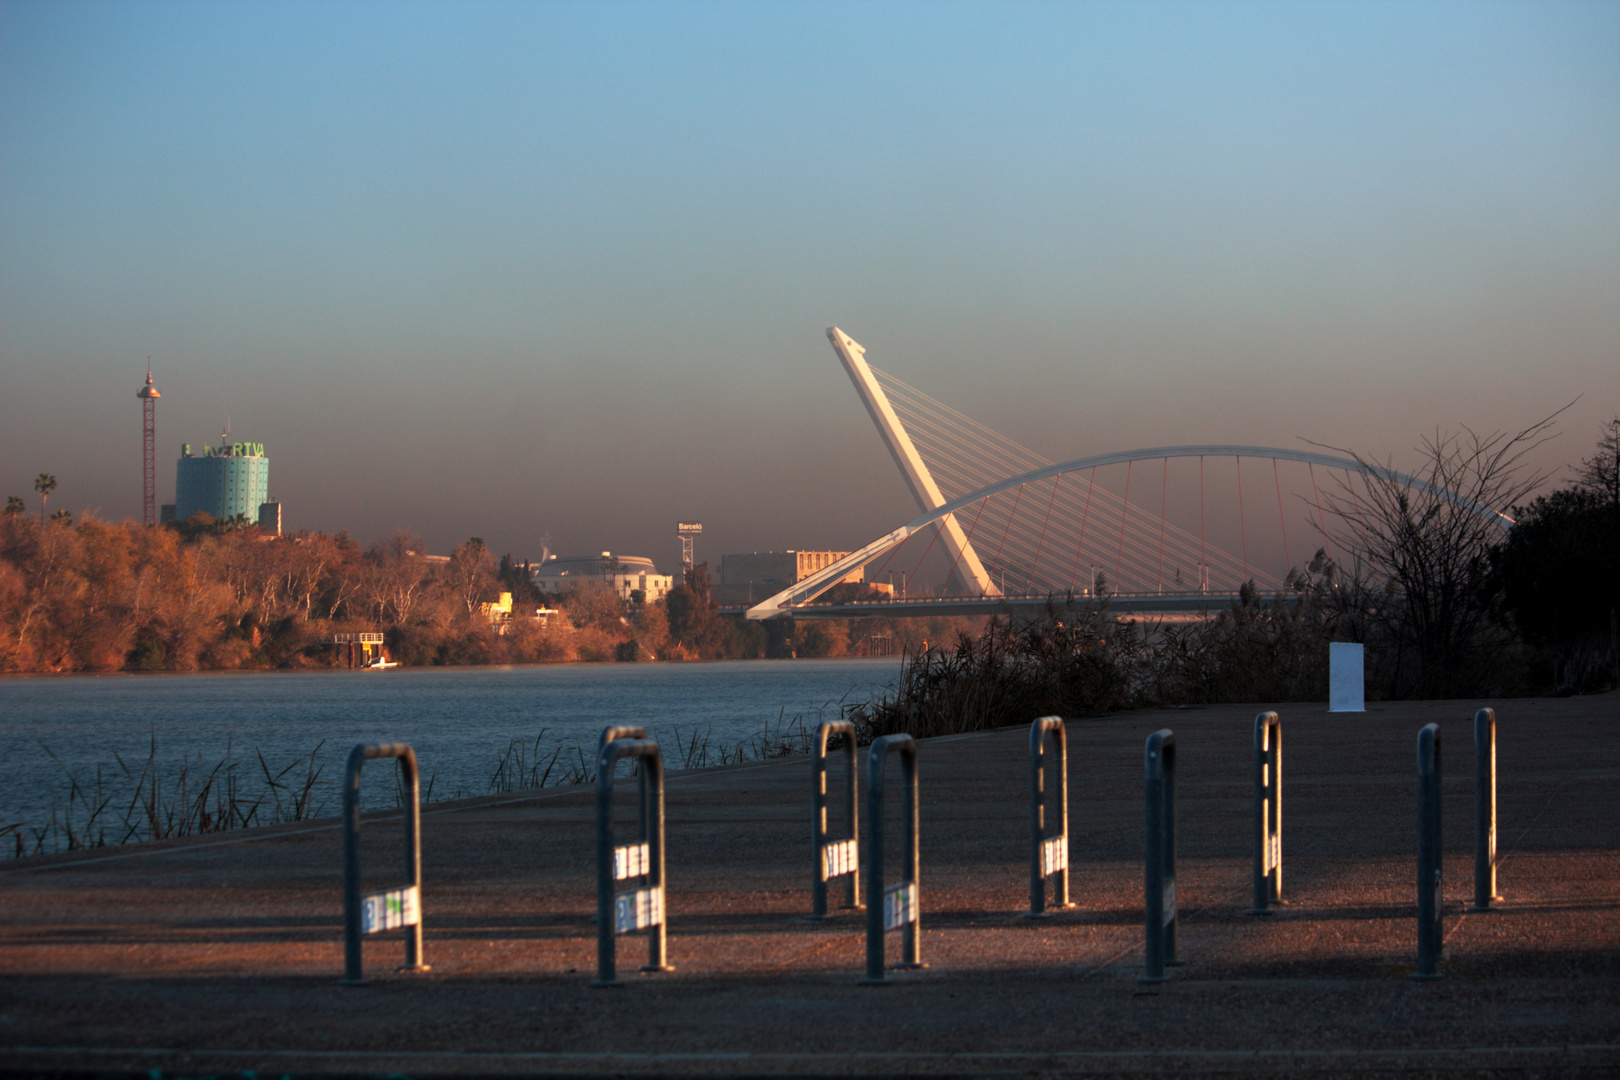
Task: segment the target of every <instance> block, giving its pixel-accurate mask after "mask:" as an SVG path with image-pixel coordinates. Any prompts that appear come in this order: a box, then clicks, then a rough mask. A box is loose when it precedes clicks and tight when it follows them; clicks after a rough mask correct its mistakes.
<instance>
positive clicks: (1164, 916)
mask: <svg viewBox="0 0 1620 1080" xmlns="http://www.w3.org/2000/svg"><path fill="white" fill-rule="evenodd" d="M1146 766H1147V875H1146V882H1145V885H1144V897H1143V898H1144V901H1145V903H1144V905H1143V906H1144V908H1145V916H1146V924H1147V927H1146V929H1147V963H1146V970H1145V971H1144V973H1143V975H1142V978H1141V981H1142V982H1149V983H1157V982H1164V981H1166V980H1168V979H1169V978H1170V976H1169V975H1167V974H1165V970H1164V969H1165V968H1166V967H1168V966H1174V965H1177V964H1180V963H1182V962H1183V961H1181V960H1179V959H1177V957H1176V735H1175V732H1173V731H1171V730H1170V729H1169V728H1163V729H1161V730H1159V731H1155V732H1154V733H1153V734H1152V735H1149V736H1148V740H1147V752H1146Z"/></svg>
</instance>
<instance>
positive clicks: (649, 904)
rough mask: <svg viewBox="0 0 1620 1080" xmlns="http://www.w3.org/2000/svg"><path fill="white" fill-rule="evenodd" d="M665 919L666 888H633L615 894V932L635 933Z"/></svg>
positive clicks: (656, 924)
mask: <svg viewBox="0 0 1620 1080" xmlns="http://www.w3.org/2000/svg"><path fill="white" fill-rule="evenodd" d="M663 921H664V889H663V886H661V885H660V886H655V887H653V888H650V889H633V890H631V891H630V892H622V893H615V894H614V895H613V932H614V933H615V934H633V933H635V932H636V931H637V930H646V929H648V928H649V927H653V926H658V925H659V924H661V923H662V922H663Z"/></svg>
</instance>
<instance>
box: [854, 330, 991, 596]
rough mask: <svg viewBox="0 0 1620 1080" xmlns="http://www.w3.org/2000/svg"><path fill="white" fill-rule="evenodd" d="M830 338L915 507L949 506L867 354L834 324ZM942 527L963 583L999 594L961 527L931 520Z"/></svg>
mask: <svg viewBox="0 0 1620 1080" xmlns="http://www.w3.org/2000/svg"><path fill="white" fill-rule="evenodd" d="M827 340H828V341H830V342H832V347H833V351H834V352H835V353H837V354H838V359H840V360H842V361H843V362H844V370H845V371H846V372H848V373H849V379H850V381H851V382H853V383H854V384H855V392H856V393H858V394H860V395H861V401H862V402H863V403H864V404H865V405H866V411H867V412H868V413H870V414H871V417H872V423H874V424H876V425H877V429H878V434H880V435H882V436H883V442H884V444H885V445H887V446H888V448H889V453H890V454H893V455H894V463H895V464H896V465H898V466H900V474H901V475H902V476H904V477H905V478H906V486H907V487H909V488H911V494H912V495H913V496H914V497H915V498H916V500H917V506H918V508H919V509H921V510H923V511H925V512H926V511H929V510H937V509H939V508H940V507H941V506H944V505H945V496H944V494H943V493H942V492H941V491H940V490H939V485H938V484H936V483H934V477H933V475H932V474H931V473H929V471H928V465H927V464H926V463H925V462H924V461H923V459H922V455H921V454H919V453H917V448H916V446H914V445H912V442H911V436H910V435H908V434H906V429H905V427H904V425H902V424H901V423H900V418H899V417H898V416H896V415H895V412H894V406H892V405H890V404H889V399H888V396H887V395H886V394H884V393H883V388H882V387H881V386H879V385H878V381H877V379H876V377H874V376H873V374H872V369H871V368H870V367H868V366H867V363H866V350H865V349H863V348H861V346H860V345H859V344H858V343H857V342H856V341H855V339H853V338H851V337H850V336H849V335H848V334H846V333H844V332H843V331H842V330H840V329H838V327H836V326H829V327H828V328H827ZM933 524H934V525H935V527H936V528H937V529H939V536H940V539H941V540H943V541H944V542H945V550H946V552H947V553H948V554H949V555H950V557H951V565H952V566H954V567H955V568H956V570H957V573H959V574H961V576H962V583H963V584H964V585H965V586H966V587H967V589H968V591H969V592H972V593H975V594H977V595H979V596H1000V595H1001V590H1000V589H998V588H996V586H995V583H994V582H993V581H991V580H990V575H989V573H987V572H986V571H985V568H984V564H983V563H981V562H980V561H979V554H978V552H976V551H974V550H973V545H972V544H971V543H969V542H968V538H967V535H966V534H965V533H963V532H962V526H961V525H960V524H958V522H957V520H956V518H955V517H954V516H952V515H951V514H949V513H946V514H944V515H942V516H940V517H938V518H936V519H935V520H934V522H933Z"/></svg>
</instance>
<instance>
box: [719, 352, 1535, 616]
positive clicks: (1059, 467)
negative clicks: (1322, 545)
mask: <svg viewBox="0 0 1620 1080" xmlns="http://www.w3.org/2000/svg"><path fill="white" fill-rule="evenodd" d="M827 336H828V338H829V340H831V341H832V343H833V347H834V349H835V350H836V351H837V352H838V355H839V358H840V359H841V360H843V361H844V364H845V368H846V370H847V371H849V373H850V376H851V379H852V380H853V381H855V382H856V387H857V389H858V390H859V391H860V392H861V397H862V400H863V402H865V404H866V406H867V410H868V412H870V413H871V414H872V417H873V420H874V422H875V423H877V425H878V427H879V430H880V432H883V434H884V439H885V442H886V443H887V444H888V445H889V449H890V452H891V453H892V454H894V456H895V460H896V462H897V463H898V464H899V465H900V467H901V470H902V472H903V473H905V474H906V476H907V481H908V484H909V485H910V486H911V488H912V493H913V495H914V496H916V498H917V500H918V503H919V505H920V506H921V508H922V511H923V512H922V513H921V514H919V515H918V516H917V517H915V518H913V519H912V520H911V521H909V522H907V523H906V524H904V525H902V526H900V527H899V528H897V529H895V530H894V531H892V532H889V533H887V534H885V535H883V536H880V537H878V538H877V539H875V540H873V541H872V542H870V543H868V544H866V545H865V546H863V547H862V548H860V549H859V550H857V551H853V552H851V553H850V554H848V555H846V556H845V557H844V558H842V559H839V560H837V561H836V562H834V563H832V564H831V565H829V566H827V567H826V568H825V569H823V570H821V571H820V572H818V573H816V574H813V575H811V576H810V577H807V578H805V579H804V580H802V581H799V582H797V583H795V584H794V585H792V586H790V587H789V588H787V589H784V590H782V591H781V592H779V593H777V594H776V595H774V596H771V597H769V598H768V599H766V600H763V601H761V602H760V603H758V604H755V605H754V606H753V607H751V608H749V609H748V612H747V617H748V618H749V619H753V620H762V619H772V618H784V617H792V615H793V614H794V609H795V608H797V607H799V606H801V605H804V604H807V603H809V602H810V601H812V600H814V599H815V598H816V597H817V596H819V595H821V593H823V592H825V591H826V590H827V589H829V588H831V587H832V586H834V585H836V584H837V583H838V582H839V581H841V580H843V579H844V578H845V577H847V576H848V575H849V574H850V573H852V572H854V571H855V570H858V569H860V568H862V567H864V566H866V565H868V564H869V563H871V562H873V561H875V560H877V559H879V558H882V557H883V556H884V555H885V554H887V553H888V552H890V551H892V550H894V549H895V548H897V547H899V546H900V545H901V544H903V543H905V541H906V540H908V539H909V538H910V537H912V536H914V535H915V534H917V533H918V532H920V531H922V530H924V529H927V528H929V527H931V526H932V527H936V528H938V529H939V532H940V536H941V537H943V538H945V543H946V545H947V552H948V553H949V555H950V557H951V559H952V565H953V566H954V567H955V568H956V569H957V570H958V571H959V572H960V574H961V578H962V580H963V583H964V585H966V586H967V589H968V591H969V592H970V593H971V594H974V595H977V596H979V597H985V598H994V597H998V596H1000V595H1001V592H1000V590H998V589H996V588H995V586H994V585H993V583H992V582H991V581H990V577H989V574H988V573H986V572H985V570H984V567H983V565H982V563H981V562H980V561H979V559H978V556H977V554H976V553H975V552H974V551H973V547H972V544H971V543H970V542H969V536H968V535H964V534H963V533H962V531H961V529H960V527H959V526H957V525H956V519H955V516H954V515H956V514H957V513H958V512H961V511H964V510H967V509H969V508H971V507H973V506H974V505H975V504H983V503H985V502H986V501H987V500H989V499H990V498H991V497H993V496H996V495H999V494H1001V493H1003V492H1007V491H1011V490H1013V489H1015V488H1022V487H1023V486H1025V485H1028V484H1033V483H1035V482H1037V481H1040V480H1045V479H1048V478H1055V477H1061V476H1063V475H1064V474H1067V473H1074V472H1081V471H1085V470H1093V469H1096V468H1098V467H1101V466H1106V465H1126V464H1129V463H1130V462H1135V461H1144V460H1153V461H1157V460H1161V459H1162V460H1165V461H1168V460H1169V459H1170V458H1192V457H1197V458H1205V457H1213V458H1223V457H1230V458H1237V459H1239V460H1241V459H1242V458H1250V459H1253V458H1271V459H1272V460H1273V461H1274V462H1276V461H1289V462H1298V463H1301V464H1306V465H1321V466H1323V467H1326V468H1330V469H1340V470H1344V471H1345V472H1346V473H1359V474H1362V475H1364V476H1368V477H1374V478H1377V479H1379V480H1383V481H1387V482H1393V483H1397V484H1400V485H1402V486H1405V487H1408V488H1412V489H1414V490H1416V491H1420V492H1424V493H1427V494H1431V495H1434V496H1436V497H1439V498H1442V499H1445V500H1446V501H1448V502H1451V503H1453V504H1454V505H1457V506H1460V507H1462V508H1464V509H1466V510H1468V511H1470V512H1472V513H1476V514H1479V515H1480V516H1482V517H1484V518H1486V519H1487V520H1489V521H1491V522H1492V523H1494V524H1496V525H1498V526H1501V527H1503V528H1506V527H1508V526H1510V525H1512V519H1510V518H1508V517H1506V516H1504V515H1502V514H1500V513H1498V512H1497V511H1495V510H1493V509H1492V508H1490V507H1488V506H1484V505H1481V504H1478V503H1475V502H1473V501H1472V500H1469V499H1466V498H1463V497H1461V496H1458V495H1456V494H1455V493H1453V492H1450V491H1447V490H1445V489H1443V488H1437V487H1434V486H1432V485H1430V484H1428V483H1427V482H1425V481H1423V480H1420V479H1418V478H1416V477H1413V476H1408V475H1406V474H1404V473H1400V472H1396V471H1395V470H1393V469H1387V468H1384V467H1382V466H1378V465H1374V464H1370V463H1367V462H1363V461H1357V460H1354V459H1351V458H1345V457H1338V456H1335V455H1331V454H1322V453H1317V452H1315V451H1309V450H1292V449H1284V448H1280V447H1268V446H1233V445H1218V444H1209V445H1194V446H1159V447H1149V448H1145V449H1141V450H1125V451H1118V452H1115V453H1109V454H1098V455H1093V456H1090V457H1083V458H1076V459H1075V460H1073V461H1066V462H1060V463H1056V464H1050V465H1043V466H1041V467H1039V468H1035V469H1030V470H1028V471H1025V472H1020V473H1018V474H1017V475H1013V476H1008V477H1006V478H1005V479H1001V480H998V481H995V482H993V483H990V484H986V485H984V486H982V487H979V488H977V489H975V490H973V491H970V492H967V493H966V494H963V495H960V496H958V497H957V498H954V499H950V500H945V499H944V498H943V496H942V495H941V493H940V492H939V489H938V487H937V486H935V485H934V483H933V480H932V477H931V476H929V474H928V471H927V467H926V466H925V465H923V464H922V460H921V457H920V456H919V455H917V452H916V449H915V447H914V446H912V443H911V440H910V438H909V437H908V436H907V435H906V434H905V430H904V428H903V427H902V426H901V424H900V421H899V419H898V418H897V417H896V416H895V413H894V411H893V409H892V407H891V406H890V405H889V403H888V400H887V398H886V397H885V396H884V395H883V391H882V389H881V388H879V387H878V386H877V384H876V381H875V380H873V379H872V376H871V371H870V369H869V368H868V367H867V366H866V364H865V361H864V359H863V356H862V354H863V353H864V351H865V350H864V349H862V348H861V347H860V346H859V345H858V344H856V343H855V342H854V341H853V340H851V339H850V338H849V337H848V336H847V335H845V334H844V333H843V332H842V331H840V330H838V329H837V328H836V327H834V328H831V329H829V330H828V332H827ZM862 372H864V374H865V377H866V379H867V380H868V381H869V387H867V388H863V386H862V381H861V379H860V377H859V374H860V373H862ZM885 413H886V419H884V418H883V417H884V414H885ZM891 432H892V433H893V434H892V436H891ZM908 457H909V458H910V459H913V464H914V466H915V467H916V476H915V478H914V475H913V472H912V471H911V470H908V467H907V458H908ZM1094 476H1095V474H1093V477H1094ZM1059 482H1060V481H1059ZM1055 490H1056V489H1055V488H1054V498H1055ZM1279 498H1280V495H1279ZM1048 512H1050V510H1048ZM1319 512H1320V511H1319ZM1122 527H1123V521H1122ZM1324 527H1325V522H1324ZM1083 529H1084V526H1083V525H1082V542H1083ZM953 535H954V540H953V539H952V537H953ZM970 559H971V560H972V565H973V566H974V567H976V568H977V570H976V571H974V570H964V569H963V568H964V566H965V565H966V564H968V562H969V560H970ZM1077 559H1078V554H1077ZM1189 595H1192V594H1189ZM871 613H872V614H873V615H878V614H881V613H882V605H878V606H877V608H876V610H873V611H872V612H871Z"/></svg>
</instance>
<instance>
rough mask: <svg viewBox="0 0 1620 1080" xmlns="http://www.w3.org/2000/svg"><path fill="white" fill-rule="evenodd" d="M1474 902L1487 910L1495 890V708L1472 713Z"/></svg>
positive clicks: (1475, 908) (1477, 907)
mask: <svg viewBox="0 0 1620 1080" xmlns="http://www.w3.org/2000/svg"><path fill="white" fill-rule="evenodd" d="M1474 769H1475V772H1474V902H1473V904H1472V905H1471V906H1470V907H1469V909H1468V910H1469V911H1490V910H1491V901H1492V900H1500V899H1502V898H1501V896H1499V895H1497V892H1496V710H1495V709H1481V710H1479V711H1478V712H1477V713H1475V714H1474Z"/></svg>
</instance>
